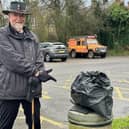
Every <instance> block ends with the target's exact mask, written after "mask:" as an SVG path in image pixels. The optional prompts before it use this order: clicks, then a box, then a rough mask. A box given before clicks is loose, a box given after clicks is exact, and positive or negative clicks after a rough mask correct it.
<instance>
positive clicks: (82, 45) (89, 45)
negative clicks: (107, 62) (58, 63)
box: [68, 35, 107, 58]
mask: <svg viewBox="0 0 129 129" xmlns="http://www.w3.org/2000/svg"><path fill="white" fill-rule="evenodd" d="M68 51H69V54H70V56H71V57H72V58H75V57H76V56H77V54H81V55H82V54H83V55H87V57H88V58H94V56H100V57H101V58H105V57H106V54H107V46H104V45H101V44H100V43H99V42H98V40H97V37H96V36H94V35H90V36H77V37H72V38H70V39H69V40H68Z"/></svg>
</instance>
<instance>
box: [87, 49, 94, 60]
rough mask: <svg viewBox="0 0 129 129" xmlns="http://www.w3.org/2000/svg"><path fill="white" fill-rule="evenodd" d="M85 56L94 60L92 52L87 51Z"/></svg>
mask: <svg viewBox="0 0 129 129" xmlns="http://www.w3.org/2000/svg"><path fill="white" fill-rule="evenodd" d="M87 56H88V58H89V59H92V58H94V52H93V51H89V52H88V55H87Z"/></svg>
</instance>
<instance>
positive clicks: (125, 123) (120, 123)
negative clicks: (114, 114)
mask: <svg viewBox="0 0 129 129" xmlns="http://www.w3.org/2000/svg"><path fill="white" fill-rule="evenodd" d="M112 129H129V117H125V118H118V119H114V120H113V123H112Z"/></svg>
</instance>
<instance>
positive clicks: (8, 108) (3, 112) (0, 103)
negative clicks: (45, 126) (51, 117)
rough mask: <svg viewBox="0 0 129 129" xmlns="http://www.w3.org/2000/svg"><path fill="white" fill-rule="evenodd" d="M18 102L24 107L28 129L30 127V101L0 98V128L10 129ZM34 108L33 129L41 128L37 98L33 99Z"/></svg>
mask: <svg viewBox="0 0 129 129" xmlns="http://www.w3.org/2000/svg"><path fill="white" fill-rule="evenodd" d="M20 104H22V107H23V109H24V114H25V119H26V123H27V125H28V129H32V103H30V102H28V101H26V100H0V129H12V127H13V124H14V121H15V119H16V117H17V114H18V109H19V106H20ZM34 109H35V110H34V122H35V123H34V125H35V129H41V127H40V101H39V98H35V99H34Z"/></svg>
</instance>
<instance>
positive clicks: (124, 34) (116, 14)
mask: <svg viewBox="0 0 129 129" xmlns="http://www.w3.org/2000/svg"><path fill="white" fill-rule="evenodd" d="M107 13H108V15H107V17H106V20H107V21H105V25H106V26H105V30H106V29H107V28H108V29H107V31H106V32H107V33H108V35H110V36H111V37H112V38H111V39H112V41H111V43H113V45H111V46H112V47H116V45H119V46H123V45H129V42H128V39H129V35H128V32H129V31H128V30H129V10H128V9H126V8H125V7H124V6H122V5H119V4H113V5H112V6H111V7H110V8H109V9H108V11H107ZM105 30H104V31H105ZM109 33H110V34H109ZM115 43H117V44H115Z"/></svg>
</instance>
